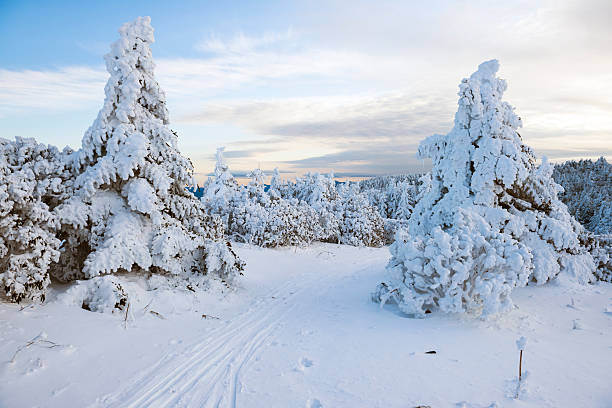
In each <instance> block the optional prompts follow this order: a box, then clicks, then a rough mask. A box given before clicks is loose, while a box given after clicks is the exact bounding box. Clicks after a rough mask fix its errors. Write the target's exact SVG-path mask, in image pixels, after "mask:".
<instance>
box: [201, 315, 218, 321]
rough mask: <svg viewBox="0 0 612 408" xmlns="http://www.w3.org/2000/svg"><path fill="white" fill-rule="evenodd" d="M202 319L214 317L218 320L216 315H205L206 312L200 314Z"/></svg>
mask: <svg viewBox="0 0 612 408" xmlns="http://www.w3.org/2000/svg"><path fill="white" fill-rule="evenodd" d="M202 319H216V320H220V319H219V318H218V317H217V316H211V315H207V314H203V315H202Z"/></svg>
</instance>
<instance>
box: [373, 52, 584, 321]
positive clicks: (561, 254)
mask: <svg viewBox="0 0 612 408" xmlns="http://www.w3.org/2000/svg"><path fill="white" fill-rule="evenodd" d="M497 70H498V63H497V61H495V60H493V61H488V62H485V63H483V64H481V65H480V66H479V67H478V71H476V72H475V73H474V74H473V75H472V76H471V77H470V78H468V79H464V80H463V81H462V82H461V84H460V85H459V103H458V104H459V108H458V111H457V113H456V115H455V125H454V127H453V129H452V130H451V132H450V133H449V134H447V135H434V136H431V137H429V138H428V139H426V140H425V141H423V142H422V143H421V145H420V147H419V154H420V156H421V157H430V158H431V159H432V161H433V169H432V171H431V173H430V175H429V177H428V181H427V182H426V184H425V185H424V187H423V189H424V190H423V191H422V193H421V196H420V200H419V202H418V204H417V205H416V206H415V208H414V212H413V213H412V216H411V218H410V221H409V233H410V235H406V234H399V235H398V237H397V239H396V242H395V243H394V244H393V245H392V246H391V248H390V250H391V255H392V259H391V260H390V262H389V264H388V267H387V269H388V271H389V273H390V275H391V277H390V279H389V280H388V282H386V283H383V284H381V285H380V286H379V288H378V291H377V293H376V294H375V298H376V299H377V300H379V301H382V302H385V301H388V300H392V301H395V302H397V303H398V305H399V307H400V309H401V310H403V311H404V312H406V313H410V314H416V315H422V314H424V313H425V312H426V311H427V310H433V309H439V310H442V311H444V312H463V311H477V312H478V313H481V314H482V315H487V314H491V313H496V312H500V311H504V310H508V309H509V308H510V307H511V306H512V302H511V299H510V292H511V291H512V289H513V288H514V287H517V286H523V285H525V284H527V283H528V282H535V283H537V284H542V283H544V282H547V281H548V280H550V279H552V278H554V277H555V276H557V275H559V274H560V273H563V274H565V275H567V276H570V277H572V278H573V279H575V280H577V281H579V282H588V281H589V280H591V279H592V272H593V269H594V265H593V260H592V258H591V256H590V255H589V254H588V253H586V252H585V250H584V248H583V247H582V246H581V244H580V242H579V239H578V235H579V233H580V231H581V227H580V225H579V224H578V223H577V222H576V221H575V220H574V219H573V218H572V217H571V216H570V215H569V213H568V211H567V208H566V207H565V205H563V204H562V203H561V202H560V201H559V200H558V198H557V193H558V191H559V189H560V187H559V186H558V185H557V184H556V183H555V182H554V181H553V179H552V177H551V173H552V167H551V166H550V165H549V164H548V163H547V162H546V161H544V162H543V163H542V165H540V166H537V165H536V159H535V156H534V154H533V152H532V151H531V149H530V148H529V147H527V146H526V145H524V144H523V142H522V139H521V136H520V135H519V134H518V132H517V129H518V128H519V127H520V126H521V120H520V118H519V117H518V116H516V114H515V113H514V110H513V108H512V107H511V106H510V105H509V104H508V103H506V102H503V101H502V95H503V93H504V91H505V90H506V82H505V81H503V80H501V79H498V78H496V76H495V75H496V73H497Z"/></svg>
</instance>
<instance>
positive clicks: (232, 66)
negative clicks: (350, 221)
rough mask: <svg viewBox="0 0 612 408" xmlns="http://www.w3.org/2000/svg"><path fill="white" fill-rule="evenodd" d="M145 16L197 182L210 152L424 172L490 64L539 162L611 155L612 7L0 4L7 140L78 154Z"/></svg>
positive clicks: (529, 1) (358, 170)
mask: <svg viewBox="0 0 612 408" xmlns="http://www.w3.org/2000/svg"><path fill="white" fill-rule="evenodd" d="M139 15H150V16H151V18H152V24H153V26H154V28H155V36H156V43H155V44H154V45H153V55H154V57H155V60H156V62H157V70H156V74H157V78H158V80H159V82H160V84H161V86H162V87H163V89H164V90H165V91H166V95H167V99H168V106H169V110H170V115H171V127H172V128H173V129H175V130H176V131H178V132H179V137H180V147H181V150H182V151H183V152H184V153H185V154H186V155H188V156H189V157H190V158H191V159H192V160H193V162H194V164H195V166H196V170H197V172H199V173H200V174H201V176H200V179H203V178H204V177H205V174H206V173H208V172H210V171H211V170H212V168H213V166H214V162H213V157H214V151H215V148H216V147H217V146H225V147H226V152H227V153H226V157H227V159H228V162H229V164H230V167H231V168H232V170H233V171H234V172H236V173H240V172H244V171H247V170H250V169H253V168H256V167H260V168H262V169H265V170H269V169H272V168H274V167H279V168H280V169H281V171H284V172H287V173H288V174H290V173H298V174H300V173H303V172H305V171H310V170H314V171H322V172H327V171H329V170H334V171H335V173H336V174H338V175H341V176H367V175H373V174H393V173H405V172H415V171H423V169H427V166H428V163H423V162H421V161H420V160H417V159H416V158H415V151H416V147H417V145H418V143H419V141H420V140H422V139H423V138H425V137H427V136H429V135H431V134H433V133H447V132H448V131H449V130H450V128H451V126H452V122H453V115H454V112H455V110H456V103H457V96H456V94H457V85H458V84H459V82H460V81H461V79H462V78H464V77H467V76H469V75H470V74H471V73H472V72H473V71H474V70H476V68H477V66H478V64H479V63H481V62H482V61H485V60H489V59H492V58H496V59H498V60H499V61H500V64H501V70H500V76H501V77H502V78H505V79H506V80H507V81H508V91H507V93H506V95H505V99H506V100H507V101H508V102H510V103H511V104H512V105H514V106H515V107H516V109H517V112H518V114H519V115H520V116H521V117H522V118H523V123H524V128H523V129H522V130H521V135H522V136H523V138H524V140H525V141H526V143H527V144H529V145H531V146H532V147H533V148H534V149H535V151H536V153H537V154H538V155H546V156H547V157H548V158H549V159H551V160H553V161H562V160H567V159H575V158H596V157H599V156H602V155H603V156H606V157H607V158H608V160H610V159H612V46H611V45H610V44H612V24H611V23H610V22H611V21H612V2H610V1H607V0H594V1H586V0H582V1H537V0H505V1H503V2H502V1H500V2H494V1H468V0H462V1H435V0H434V1H414V2H412V1H397V2H391V1H390V2H386V1H380V0H378V1H360V0H350V1H333V0H327V1H320V2H318V1H303V2H300V1H292V2H274V1H251V2H233V1H207V2H200V1H192V2H190V1H186V2H185V1H182V2H177V4H176V5H170V2H167V1H164V2H161V1H160V2H154V1H129V2H127V1H109V0H105V1H100V2H84V1H74V2H70V1H53V2H48V1H5V0H0V50H2V52H0V137H5V138H12V137H14V136H17V135H19V136H25V137H35V138H36V139H38V140H39V141H42V142H45V143H51V144H54V145H58V146H60V147H63V146H65V145H70V146H72V147H78V146H79V145H80V140H81V137H82V135H83V133H84V132H85V130H86V129H87V127H88V126H89V125H90V124H91V122H92V121H93V120H94V119H95V117H96V115H97V111H98V109H99V108H100V107H101V105H102V101H103V98H104V84H105V82H106V79H107V73H106V72H105V70H104V65H103V59H102V58H103V55H104V54H105V53H106V52H107V50H108V47H109V44H110V43H111V42H112V41H114V40H115V39H116V38H117V36H118V35H117V29H118V28H119V26H120V25H121V24H122V23H123V22H126V21H131V20H133V19H134V18H135V17H137V16H139Z"/></svg>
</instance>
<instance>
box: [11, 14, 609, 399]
mask: <svg viewBox="0 0 612 408" xmlns="http://www.w3.org/2000/svg"><path fill="white" fill-rule="evenodd" d="M153 42H154V36H153V28H152V26H151V24H150V19H149V18H146V17H142V18H138V19H136V20H135V21H134V22H131V23H126V24H125V25H123V26H122V27H121V28H120V30H119V39H118V40H117V41H115V42H114V43H113V44H112V45H111V49H110V52H109V53H108V54H106V55H105V56H104V62H105V64H106V69H107V71H108V75H109V77H108V82H107V84H106V87H105V99H104V101H103V103H102V106H101V108H100V110H99V113H98V115H97V117H96V118H95V120H94V121H93V123H92V124H91V126H90V127H89V129H87V130H86V132H85V133H84V136H83V138H82V144H81V146H80V147H79V148H78V149H76V150H72V149H71V148H65V149H63V150H60V149H58V148H57V147H54V146H51V145H47V144H44V143H41V142H40V141H37V140H34V139H30V138H21V137H17V138H15V139H14V140H8V139H0V231H1V233H0V281H1V282H2V287H3V289H4V290H3V292H4V293H3V298H2V300H3V302H4V303H5V304H6V303H14V304H17V306H15V307H19V308H30V307H39V306H40V305H43V306H44V305H45V304H47V303H49V299H56V298H57V299H63V302H64V303H66V304H68V305H70V307H72V308H74V309H78V310H79V311H82V310H83V309H84V310H85V311H86V312H87V313H90V312H101V313H102V314H105V315H108V316H111V317H117V318H118V319H120V320H121V321H122V322H123V324H124V326H126V327H128V323H129V322H130V321H136V318H135V317H134V314H135V313H140V312H135V310H136V309H135V308H136V305H138V307H139V308H140V309H139V310H143V311H144V312H142V313H146V312H147V311H148V312H150V313H153V314H155V315H156V317H159V319H158V320H160V321H161V320H162V319H163V320H166V318H167V317H168V315H170V314H171V312H169V311H165V312H162V311H161V309H160V308H161V307H162V306H159V307H158V309H157V311H154V310H153V309H152V307H155V306H149V305H150V304H151V302H153V301H152V300H151V302H149V305H146V301H145V298H146V299H148V298H149V295H148V294H149V293H154V292H155V291H156V290H158V289H159V290H158V292H157V293H161V290H162V289H163V290H166V289H168V290H170V292H169V293H172V295H171V296H172V297H171V298H170V297H169V298H168V299H172V300H168V299H167V304H173V305H175V304H180V303H181V302H184V301H182V300H177V298H179V297H186V296H187V297H188V296H194V294H197V296H203V299H208V300H203V301H202V302H204V303H206V302H208V303H214V302H216V300H213V299H217V296H221V297H226V296H227V297H229V298H231V297H232V296H236V293H243V292H241V291H245V290H246V289H245V288H247V289H248V288H249V287H250V286H249V285H250V284H249V283H248V279H250V275H249V274H250V273H251V270H252V269H251V262H250V259H251V258H253V259H255V261H254V264H253V265H254V266H253V268H255V269H254V270H257V268H258V266H257V265H260V264H263V265H267V264H272V263H274V262H275V257H276V256H277V255H274V254H278V257H279V258H278V259H279V260H278V262H285V261H284V260H283V259H284V258H283V256H287V257H290V254H291V253H290V252H283V251H286V250H292V251H309V250H315V249H316V251H317V252H316V254H315V255H316V257H322V256H330V257H331V256H332V255H329V254H330V253H331V252H329V251H332V250H331V249H329V250H328V249H325V248H328V247H326V246H323V247H321V245H323V244H333V245H337V248H345V246H349V247H355V249H352V248H347V249H338V250H339V251H362V252H354V253H355V254H363V255H359V256H363V257H365V260H364V262H367V258H368V257H372V259H375V258H376V257H377V256H378V257H382V258H380V259H385V261H384V262H385V264H384V267H383V268H380V267H379V268H378V269H377V270H376V271H374V272H373V275H372V276H373V278H372V279H373V280H372V281H371V282H370V281H368V282H370V283H371V286H370V287H369V288H368V289H367V290H365V291H364V292H363V293H361V294H359V298H360V299H361V300H363V301H364V302H366V303H367V304H368V305H370V306H373V307H374V309H372V310H379V311H381V312H380V313H384V312H385V311H388V310H395V311H397V314H399V315H401V316H403V317H410V318H427V317H428V316H434V315H436V316H438V315H445V314H449V315H448V316H456V315H454V314H457V313H459V314H460V315H459V316H463V317H459V319H465V318H471V319H473V320H475V321H487V320H486V319H494V318H496V316H504V315H509V314H511V313H514V312H513V311H516V309H517V306H516V302H515V300H514V294H515V293H517V290H518V289H520V288H526V287H530V288H533V289H532V291H531V292H529V293H530V294H531V295H533V296H535V297H536V298H537V297H538V296H539V295H538V293H539V292H538V290H544V287H543V286H545V285H546V284H550V285H552V286H553V287H554V286H555V285H557V284H558V282H566V283H567V284H568V285H575V286H571V287H573V288H577V287H589V286H593V287H598V285H601V284H602V283H601V282H612V164H610V163H608V162H607V161H606V159H605V158H604V157H601V158H599V159H598V160H596V161H592V160H580V161H567V162H564V163H557V164H552V163H550V162H549V161H548V160H547V159H546V158H545V157H540V156H539V155H538V154H536V152H535V151H534V150H532V149H531V148H530V147H529V146H527V145H526V144H525V143H524V141H523V138H522V137H521V135H520V133H519V131H520V129H521V127H522V120H521V118H520V117H519V116H518V114H517V113H516V112H515V109H514V107H512V106H511V105H510V104H509V103H508V102H506V101H505V100H504V99H503V95H504V92H505V91H506V88H507V84H506V82H505V81H504V80H503V79H500V78H499V77H498V76H497V72H498V70H499V63H498V62H497V61H496V60H490V61H486V62H483V63H482V64H481V65H480V66H478V68H477V70H476V71H475V72H474V73H473V74H472V75H471V76H469V77H468V78H465V79H463V80H462V81H461V83H460V84H459V93H458V105H457V111H456V113H455V117H454V126H453V127H452V129H450V130H449V132H448V133H447V134H445V135H439V134H435V135H433V136H430V137H427V138H426V139H425V140H423V141H422V142H421V144H420V145H419V148H418V156H419V157H420V158H423V159H430V160H431V163H432V169H431V171H429V172H427V173H425V174H404V175H387V176H378V177H372V178H368V179H366V180H362V181H346V182H338V181H336V178H335V177H334V174H333V173H330V174H319V173H306V174H304V175H298V176H297V177H296V178H295V179H288V178H283V177H282V173H281V172H280V171H279V170H278V169H275V170H274V172H273V173H272V174H269V173H268V174H266V173H265V172H264V171H262V170H261V169H254V170H252V171H251V172H250V173H249V175H248V177H250V181H249V182H248V183H247V184H241V183H239V182H238V181H237V179H236V178H235V177H234V175H233V174H232V171H231V169H230V165H231V163H230V162H228V160H227V159H226V158H225V157H224V148H223V147H222V146H223V141H222V140H220V141H219V143H218V145H219V148H218V149H217V151H216V153H215V154H216V165H215V167H214V169H210V170H212V173H211V176H209V177H208V180H207V181H206V182H205V183H204V184H203V185H201V186H198V185H197V184H196V182H195V179H194V166H193V164H192V162H191V161H190V159H189V158H188V157H187V156H186V155H185V154H184V153H182V152H180V151H179V147H178V141H179V138H180V134H178V133H177V132H175V131H174V130H173V129H172V128H171V120H170V114H169V112H168V109H167V105H166V97H165V94H164V91H163V90H162V89H161V88H160V86H159V84H158V82H157V80H156V78H155V63H154V60H153V56H152V52H151V48H150V47H151V45H152V44H153ZM210 154H213V152H210ZM264 248H273V249H274V251H279V252H265V253H264V252H258V251H264V250H266V251H268V250H269V249H264ZM313 248H314V249H313ZM321 248H323V249H321ZM329 248H332V247H331V246H330V247H329ZM333 248H336V247H335V246H334V247H333ZM377 248H380V250H379V249H377ZM249 251H251V252H249ZM270 251H271V250H270ZM334 251H335V249H334ZM367 251H384V255H369V254H379V253H382V252H367ZM243 253H244V254H247V256H245V257H243V255H242V254H243ZM347 253H348V252H347ZM266 254H267V255H266ZM350 254H353V252H350ZM333 256H336V255H333ZM346 256H347V257H348V258H350V257H351V256H353V255H346ZM260 257H261V259H260ZM385 257H388V258H385ZM348 258H347V259H348ZM287 259H289V258H287ZM296 259H297V258H296ZM313 259H315V258H313ZM376 259H378V258H376ZM315 260H316V262H319V261H320V260H319V259H315ZM332 261H333V258H332ZM287 262H289V261H287ZM300 262H301V261H300ZM313 262H314V261H313ZM287 265H292V264H291V263H290V262H289V263H288V264H287ZM312 265H313V268H314V269H316V267H315V266H314V265H315V263H312ZM291 268H292V266H287V267H286V270H285V272H288V271H289V270H290V269H291ZM328 268H329V270H327V271H325V272H324V273H331V271H332V270H333V269H334V267H333V265H332V266H329V267H328ZM136 281H139V282H140V281H142V282H146V284H145V283H143V284H138V285H140V286H138V285H137V284H135V283H134V282H136ZM245 282H247V283H245ZM313 282H314V281H313ZM551 282H555V283H554V284H553V283H551ZM370 283H368V284H370ZM143 285H144V286H143ZM142 287H145V289H142ZM160 288H161V289H160ZM296 290H297V289H296ZM572 290H576V291H578V290H582V289H572ZM247 292H248V291H247ZM520 293H523V292H520ZM542 293H543V295H542V296H548V295H547V293H548V292H546V291H543V292H542ZM219 294H221V295H219ZM152 296H153V295H152ZM168 296H170V295H168ZM242 296H246V295H242ZM269 296H272V298H273V299H275V298H276V297H279V296H282V294H275V293H273V294H269ZM518 296H519V298H520V299H522V298H523V296H522V295H520V294H519V295H518ZM218 302H220V303H219V304H222V303H223V302H224V301H222V300H221V301H218ZM338 302H340V300H338ZM572 302H573V300H572ZM208 303H206V304H208ZM572 304H573V303H572ZM145 305H146V306H145ZM256 305H257V304H256V303H254V306H253V307H254V308H257V306H256ZM572 307H574V306H572ZM130 308H131V310H130ZM390 308H391V309H390ZM15 310H17V309H15ZM173 310H174V309H173ZM142 313H141V314H142ZM198 313H199V312H198ZM208 313H209V312H206V314H202V319H201V320H206V319H210V318H211V316H212V315H209V314H208ZM372 313H373V312H372ZM608 313H610V311H608ZM200 314H201V313H200ZM388 314H389V315H391V316H395V317H396V314H394V313H388ZM93 315H97V314H95V313H94V314H89V315H87V316H93ZM147 316H148V314H147ZM279 316H280V315H279ZM212 318H216V317H215V316H212ZM279 318H280V317H279ZM391 318H392V317H386V318H385V319H391ZM450 318H451V319H454V318H455V317H450ZM382 320H384V319H382ZM432 321H434V320H432ZM12 324H14V325H15V324H16V325H19V320H15V321H14V322H13V323H12ZM244 324H245V325H246V323H244ZM249 324H250V323H249ZM253 324H256V323H255V321H253ZM337 324H338V325H342V324H343V323H342V322H337ZM372 324H374V323H372ZM398 324H399V323H398ZM576 324H578V323H576ZM304 330H305V329H304ZM235 333H236V335H239V330H238V329H236V332H235ZM304 333H306V332H304ZM252 334H253V333H252ZM602 334H603V332H602ZM41 339H42V340H41ZM33 341H34V343H36V342H37V341H38V342H39V343H40V342H43V343H41V344H47V345H50V344H51V342H50V340H46V337H40V338H38V340H36V339H34V340H33ZM44 342H47V343H44ZM219 347H220V346H219ZM521 347H522V348H521ZM521 347H519V349H520V350H523V348H525V345H524V344H522V346H521ZM521 352H522V351H521ZM434 353H435V352H434ZM15 354H16V355H17V353H15ZM521 356H522V354H521ZM521 358H522V357H521ZM14 359H15V358H13V360H14ZM299 361H300V363H299V364H298V368H297V369H296V370H298V371H300V370H301V371H302V372H304V371H307V370H308V369H309V367H311V366H312V365H313V363H312V361H310V360H308V359H302V360H299ZM194 367H195V366H194ZM228 367H229V366H228ZM185 372H186V371H185ZM236 376H237V374H236ZM168 378H170V377H168ZM142 381H144V380H142ZM194 381H195V380H194ZM198 381H199V380H198ZM520 381H521V380H520V378H519V380H518V382H517V384H515V388H516V396H517V398H518V397H519V394H520V395H523V394H521V393H522V392H523V391H521V382H520ZM161 384H162V383H161V382H159V383H158V385H155V387H158V388H159V387H162V385H161ZM194 384H195V383H194ZM137 385H138V383H135V384H133V386H134V388H133V389H132V391H133V392H134V393H135V394H133V395H140V394H138V392H140V391H138V392H137V391H135V390H136V388H137V387H136V386H137ZM160 389H161V388H160ZM194 390H195V388H194ZM132 391H130V392H132ZM166 391H167V392H168V393H166ZM143 392H144V391H143ZM172 392H174V391H172ZM194 392H196V391H194ZM511 393H514V391H512V392H511ZM109 395H110V394H109ZM131 395H132V394H130V393H129V392H127V391H126V392H125V393H124V394H116V395H112V396H111V397H109V398H110V399H108V400H101V402H100V401H99V406H121V405H122V403H124V402H125V401H128V400H129V398H132V397H131ZM155 395H158V396H162V395H163V396H164V398H166V396H168V395H170V391H169V390H165V391H164V392H161V391H160V393H159V394H155ZM207 395H208V394H207ZM211 395H212V394H211ZM218 395H221V394H218ZM223 395H225V394H223ZM153 397H154V394H146V395H145V394H142V396H140V397H138V398H142V399H136V397H134V400H129V401H132V402H133V403H134V404H135V405H129V406H149V405H147V404H149V403H151V402H152V401H154V399H152V398H153ZM113 398H116V399H113ZM168 398H170V397H168ZM202 398H203V397H202ZM215 398H216V397H215ZM219 398H221V397H219ZM223 398H226V397H223ZM198 401H203V400H198ZM223 401H225V400H223ZM166 402H168V403H170V402H172V404H171V405H167V406H183V405H182V404H180V403H178V402H177V401H174V400H170V399H168V400H167V401H166ZM175 403H176V404H177V405H173V404H175ZM199 403H200V402H196V400H195V399H194V400H192V401H191V402H190V403H187V402H186V403H185V405H184V406H192V405H193V406H197V404H199ZM113 404H114V405H113ZM190 404H191V405H190ZM308 404H310V405H307V406H308V407H322V406H323V405H322V403H321V402H320V401H319V400H318V399H312V398H311V399H309V402H308ZM317 404H319V405H317ZM536 404H537V403H536ZM43 405H44V404H43ZM126 406H127V405H126ZM160 406H162V405H160ZM202 406H203V405H202ZM223 406H225V405H223ZM228 406H230V405H228ZM232 406H235V405H232ZM270 406H275V405H274V404H272V405H270ZM326 406H327V405H326ZM337 406H338V405H337ZM339 406H342V405H339ZM352 406H357V405H352ZM465 406H466V407H467V406H468V405H465ZM469 406H470V407H471V406H472V405H469ZM478 406H480V405H478ZM483 406H484V405H483ZM491 406H493V405H491ZM494 406H498V405H494Z"/></svg>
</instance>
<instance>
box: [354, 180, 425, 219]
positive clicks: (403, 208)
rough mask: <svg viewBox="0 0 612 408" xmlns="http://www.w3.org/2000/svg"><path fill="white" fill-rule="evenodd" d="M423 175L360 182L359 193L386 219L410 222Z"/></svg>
mask: <svg viewBox="0 0 612 408" xmlns="http://www.w3.org/2000/svg"><path fill="white" fill-rule="evenodd" d="M420 178H421V175H418V174H403V175H399V176H378V177H373V178H371V179H367V180H362V181H360V182H359V191H360V192H361V193H363V194H365V195H366V197H367V198H368V202H369V203H370V205H371V206H372V207H374V208H376V210H377V211H378V213H379V214H380V216H381V217H382V218H385V219H395V220H408V219H409V218H410V215H411V214H412V210H413V208H414V206H415V204H416V198H417V196H418V194H419V188H420V186H421V184H422V182H421V181H420Z"/></svg>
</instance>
